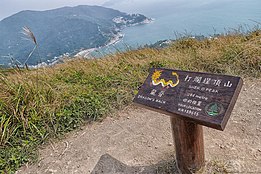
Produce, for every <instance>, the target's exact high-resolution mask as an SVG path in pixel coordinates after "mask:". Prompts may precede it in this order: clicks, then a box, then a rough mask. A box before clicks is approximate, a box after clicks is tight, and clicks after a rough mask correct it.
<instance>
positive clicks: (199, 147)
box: [134, 68, 243, 173]
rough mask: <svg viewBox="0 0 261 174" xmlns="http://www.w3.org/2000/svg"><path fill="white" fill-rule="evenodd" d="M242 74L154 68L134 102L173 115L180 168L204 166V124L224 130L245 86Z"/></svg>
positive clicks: (189, 168) (186, 170) (194, 169)
mask: <svg viewBox="0 0 261 174" xmlns="http://www.w3.org/2000/svg"><path fill="white" fill-rule="evenodd" d="M242 83H243V81H242V79H241V78H240V77H234V76H227V75H217V74H209V73H199V72H189V71H180V70H171V69H162V68H156V69H155V68H152V69H151V70H150V74H149V76H148V77H147V79H146V80H145V82H144V84H143V85H142V86H141V88H140V90H139V92H138V94H137V95H136V96H135V98H134V103H135V104H138V105H140V106H141V107H145V108H147V109H151V110H155V111H157V112H161V113H164V114H167V115H170V116H171V125H172V133H173V138H174V142H175V148H176V159H177V165H178V169H179V170H180V172H181V173H192V172H195V171H198V170H199V169H201V168H202V167H203V166H204V163H205V157H204V143H203V128H202V125H204V126H207V127H211V128H214V129H218V130H224V129H225V126H226V124H227V121H228V119H229V117H230V114H231V112H232V109H233V107H234V105H235V102H236V100H237V97H238V95H239V92H240V90H241V87H242Z"/></svg>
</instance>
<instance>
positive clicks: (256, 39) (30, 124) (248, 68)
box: [0, 30, 261, 173]
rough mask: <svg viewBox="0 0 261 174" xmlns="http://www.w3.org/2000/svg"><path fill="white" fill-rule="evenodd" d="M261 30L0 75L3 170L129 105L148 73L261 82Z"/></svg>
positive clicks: (0, 156) (12, 168)
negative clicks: (199, 74) (177, 71)
mask: <svg viewBox="0 0 261 174" xmlns="http://www.w3.org/2000/svg"><path fill="white" fill-rule="evenodd" d="M260 46H261V30H256V31H253V32H251V33H249V34H247V35H242V34H230V35H226V36H220V37H219V38H213V39H205V40H202V41H198V40H195V39H192V38H184V39H180V40H178V41H176V42H175V43H173V44H172V45H171V46H170V47H168V48H164V49H150V48H143V49H139V50H136V51H127V52H124V53H116V54H113V55H110V56H107V57H105V58H102V59H97V60H84V59H74V60H71V61H67V62H66V63H64V64H59V65H56V66H54V67H49V68H43V69H38V70H19V69H12V70H11V69H10V70H6V69H5V70H3V69H2V70H1V73H0V87H1V91H0V171H1V172H2V173H4V172H7V173H9V172H10V173H11V171H15V170H16V169H17V168H18V167H19V166H21V165H22V164H24V163H27V162H32V161H34V160H35V159H36V157H37V150H36V148H37V146H39V145H40V144H42V143H43V142H46V141H47V140H48V139H49V138H51V137H60V136H61V135H62V134H64V133H66V132H68V131H71V130H73V129H75V128H77V127H79V126H80V125H82V124H83V123H84V122H86V121H95V120H101V119H102V118H103V117H104V116H105V115H106V114H108V113H110V112H113V111H115V109H121V108H122V107H124V106H126V105H128V104H130V103H131V101H132V98H133V96H134V95H135V93H137V90H138V87H139V86H140V85H141V84H142V82H143V81H144V79H145V77H146V76H147V75H148V70H149V68H150V67H166V68H175V69H181V70H192V71H204V72H213V73H222V74H232V75H240V76H242V77H251V78H260V76H261V47H260Z"/></svg>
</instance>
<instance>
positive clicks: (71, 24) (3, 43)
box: [0, 5, 148, 65]
mask: <svg viewBox="0 0 261 174" xmlns="http://www.w3.org/2000/svg"><path fill="white" fill-rule="evenodd" d="M147 19H148V18H146V17H145V16H143V15H140V14H132V15H129V14H126V13H123V12H120V11H117V10H113V9H109V8H104V7H100V6H87V5H84V6H83V5H82V6H77V7H63V8H59V9H54V10H47V11H22V12H19V13H17V14H15V15H13V16H10V17H8V18H5V19H3V20H2V21H0V38H1V40H0V64H7V63H8V62H10V60H9V59H8V58H4V56H7V55H9V54H10V55H12V56H13V57H14V58H15V59H17V60H18V61H20V62H21V63H24V61H25V60H26V59H27V57H28V55H29V53H30V52H31V51H32V49H33V47H34V45H33V44H32V43H31V42H29V41H28V40H25V39H23V38H22V37H24V36H23V35H22V33H21V31H22V27H24V26H28V27H29V28H30V29H31V30H32V31H33V32H34V34H35V36H36V38H37V41H38V44H39V47H40V57H41V59H42V60H41V61H46V60H48V59H53V58H54V57H55V56H60V55H63V54H65V53H71V54H73V53H77V52H78V51H79V50H80V49H88V48H94V47H100V46H104V45H106V44H108V43H109V42H110V41H111V40H112V39H113V38H114V37H115V36H116V35H117V34H118V33H119V32H120V30H121V29H122V28H123V27H125V26H130V25H134V24H139V23H142V22H144V21H145V20H147ZM39 62H40V60H39V56H38V55H37V54H36V55H33V56H32V58H30V59H29V61H28V62H27V63H28V64H31V65H32V64H37V63H39Z"/></svg>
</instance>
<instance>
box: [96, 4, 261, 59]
mask: <svg viewBox="0 0 261 174" xmlns="http://www.w3.org/2000/svg"><path fill="white" fill-rule="evenodd" d="M109 7H110V8H114V9H118V10H120V11H125V12H128V13H141V14H144V15H145V16H147V17H151V18H153V19H154V21H153V22H152V23H150V24H145V25H139V26H135V27H128V28H125V29H124V30H123V31H122V33H123V35H124V37H123V39H122V40H120V41H119V42H118V43H117V44H114V45H111V46H109V47H105V48H102V49H100V50H99V52H100V53H101V54H105V53H113V52H115V51H116V50H125V49H128V48H129V47H131V48H137V47H139V46H142V45H144V44H153V43H155V42H157V41H159V40H165V39H176V38H177V37H178V36H180V35H183V36H185V35H204V36H207V37H208V36H212V35H214V34H222V33H227V32H231V31H237V30H240V31H241V32H247V31H250V30H253V29H254V28H255V27H256V28H260V23H261V8H260V7H261V1H260V0H187V1H185V0H172V1H170V0H162V1H153V0H152V1H150V2H147V3H146V2H140V1H138V0H132V1H131V0H129V1H128V0H126V1H122V2H121V3H119V2H117V3H115V4H112V5H110V6H109Z"/></svg>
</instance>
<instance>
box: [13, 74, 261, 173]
mask: <svg viewBox="0 0 261 174" xmlns="http://www.w3.org/2000/svg"><path fill="white" fill-rule="evenodd" d="M204 140H205V154H206V160H207V161H208V162H211V163H212V164H214V165H215V164H218V167H221V168H222V167H223V168H224V169H225V170H226V171H228V172H233V173H261V79H258V80H257V79H255V80H245V82H244V86H243V88H242V91H241V94H240V96H239V99H238V101H237V104H236V106H235V108H234V111H233V113H232V115H231V118H230V120H229V122H228V125H227V127H226V129H225V131H223V132H222V131H217V130H214V129H210V128H206V127H205V128H204ZM104 154H109V155H105V156H103V157H102V158H101V161H100V163H99V165H97V166H96V164H97V163H98V162H99V160H100V157H101V156H102V155H104ZM174 154H175V150H174V146H173V139H172V135H171V129H170V121H169V117H168V116H165V115H162V114H159V113H156V112H152V111H149V110H145V109H141V108H136V107H133V106H130V107H128V108H127V109H125V110H124V111H121V112H119V113H118V115H117V116H114V117H113V118H112V117H107V118H106V119H105V120H104V121H103V122H101V123H94V124H91V125H86V126H84V127H82V129H81V130H78V131H74V132H72V133H70V134H68V136H67V138H66V139H64V140H62V141H60V142H57V143H50V145H48V146H46V147H45V148H44V149H42V150H40V160H39V162H38V163H36V164H34V165H29V166H24V167H23V168H21V169H20V170H19V171H18V172H17V173H19V174H24V173H31V174H37V173H39V174H45V173H54V174H64V173H65V174H67V173H70V174H72V173H73V174H83V173H91V172H92V171H93V173H99V172H97V171H98V170H96V169H97V167H99V166H100V165H101V164H104V165H105V163H106V162H105V161H103V160H105V159H108V158H110V157H112V158H111V161H113V160H116V161H118V162H119V163H118V164H119V165H118V166H119V167H120V168H121V169H112V168H111V167H110V170H111V171H110V172H106V171H104V173H117V172H118V173H127V172H126V171H131V172H129V173H135V172H136V173H146V171H147V173H153V172H152V170H151V169H149V168H148V167H147V168H146V167H141V168H136V169H135V171H134V170H125V169H123V168H124V165H126V166H125V167H131V166H154V167H155V165H156V164H158V163H159V162H160V161H164V160H173V159H174ZM114 162H115V161H114ZM114 162H110V163H108V164H106V165H110V164H112V163H113V164H114ZM95 166H96V169H95V170H96V172H95V171H94V168H95ZM115 166H117V165H113V167H115ZM113 170H115V171H113ZM120 171H122V172H120ZM173 173H175V172H173Z"/></svg>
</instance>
